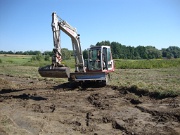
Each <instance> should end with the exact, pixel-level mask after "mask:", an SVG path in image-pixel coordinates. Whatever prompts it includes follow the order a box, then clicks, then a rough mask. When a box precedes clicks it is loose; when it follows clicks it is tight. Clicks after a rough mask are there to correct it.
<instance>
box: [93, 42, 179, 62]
mask: <svg viewBox="0 0 180 135" xmlns="http://www.w3.org/2000/svg"><path fill="white" fill-rule="evenodd" d="M102 45H107V46H111V50H112V56H113V58H114V59H158V58H168V59H170V58H180V48H179V47H177V46H170V47H168V48H163V49H161V50H158V49H157V48H155V47H154V46H140V45H139V46H137V47H132V46H126V45H122V44H120V43H118V42H109V41H102V42H97V44H96V46H102Z"/></svg>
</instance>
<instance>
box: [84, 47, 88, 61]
mask: <svg viewBox="0 0 180 135" xmlns="http://www.w3.org/2000/svg"><path fill="white" fill-rule="evenodd" d="M83 58H84V59H88V51H87V50H86V49H85V50H84V51H83Z"/></svg>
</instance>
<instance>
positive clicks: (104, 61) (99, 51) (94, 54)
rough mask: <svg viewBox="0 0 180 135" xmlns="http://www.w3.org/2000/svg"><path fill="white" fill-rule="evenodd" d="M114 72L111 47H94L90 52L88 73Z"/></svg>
mask: <svg viewBox="0 0 180 135" xmlns="http://www.w3.org/2000/svg"><path fill="white" fill-rule="evenodd" d="M97 71H101V72H111V71H114V62H113V59H112V55H111V48H110V46H94V47H91V48H90V49H89V51H88V60H87V72H97Z"/></svg>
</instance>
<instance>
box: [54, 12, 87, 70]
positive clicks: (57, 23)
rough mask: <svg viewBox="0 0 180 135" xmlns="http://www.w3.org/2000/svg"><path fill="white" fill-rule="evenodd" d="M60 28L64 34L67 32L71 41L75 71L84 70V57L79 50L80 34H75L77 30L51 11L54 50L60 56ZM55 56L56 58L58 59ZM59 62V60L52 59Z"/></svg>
mask: <svg viewBox="0 0 180 135" xmlns="http://www.w3.org/2000/svg"><path fill="white" fill-rule="evenodd" d="M60 30H62V31H63V32H64V33H65V34H67V35H68V36H69V37H70V38H71V41H72V48H73V52H74V57H75V72H85V66H84V58H83V54H82V50H81V45H80V37H79V36H80V35H79V34H77V30H76V29H75V28H73V27H72V26H70V25H69V24H68V23H67V22H66V21H64V20H62V19H61V18H59V17H58V16H57V14H56V13H55V12H53V13H52V31H53V40H54V47H55V48H54V50H55V51H54V52H55V54H56V55H55V56H56V57H58V58H59V57H60V58H61V56H62V53H61V45H60ZM58 58H56V60H58ZM54 62H59V64H61V63H60V62H61V60H60V61H54Z"/></svg>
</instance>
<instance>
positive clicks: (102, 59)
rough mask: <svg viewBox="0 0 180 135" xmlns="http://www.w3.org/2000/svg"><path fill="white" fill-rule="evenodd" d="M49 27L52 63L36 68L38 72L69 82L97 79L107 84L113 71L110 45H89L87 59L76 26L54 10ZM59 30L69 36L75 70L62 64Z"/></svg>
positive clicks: (43, 75) (44, 75)
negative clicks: (51, 41)
mask: <svg viewBox="0 0 180 135" xmlns="http://www.w3.org/2000/svg"><path fill="white" fill-rule="evenodd" d="M51 27H52V32H53V41H54V48H53V52H54V55H53V56H52V64H51V65H47V66H45V67H40V68H39V69H38V72H39V74H40V75H41V76H42V77H48V78H68V81H70V82H86V81H97V82H101V83H103V84H104V85H107V83H108V80H109V73H110V72H113V71H114V60H113V59H112V54H111V48H110V46H105V45H103V46H91V47H90V48H89V49H87V50H88V59H84V58H83V53H82V50H81V44H80V35H79V34H78V33H77V30H76V28H74V27H72V26H71V25H69V24H68V23H67V22H66V21H64V20H62V19H61V18H60V17H59V16H58V15H57V14H56V13H55V12H53V13H52V23H51ZM60 31H63V32H64V33H65V34H67V35H68V36H69V37H70V38H71V41H72V48H73V53H74V58H75V72H70V68H69V67H67V66H65V65H64V64H62V52H61V44H60Z"/></svg>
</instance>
